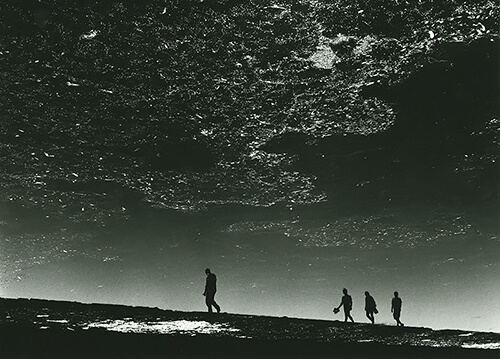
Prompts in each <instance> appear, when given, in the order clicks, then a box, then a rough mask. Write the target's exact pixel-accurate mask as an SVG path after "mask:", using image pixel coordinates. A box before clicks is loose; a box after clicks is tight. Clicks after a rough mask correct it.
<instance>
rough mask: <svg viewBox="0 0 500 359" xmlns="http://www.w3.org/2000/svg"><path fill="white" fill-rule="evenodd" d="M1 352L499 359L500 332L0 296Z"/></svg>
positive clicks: (94, 355)
mask: <svg viewBox="0 0 500 359" xmlns="http://www.w3.org/2000/svg"><path fill="white" fill-rule="evenodd" d="M0 314H1V316H0V357H1V358H170V357H172V358H195V357H203V358H235V357H238V358H297V357H299V358H301V357H302V358H327V357H328V358H332V357H343V358H368V357H370V358H373V357H376V358H396V357H397V358H498V357H499V353H500V351H499V350H494V349H472V348H467V347H468V346H474V345H479V346H483V347H488V346H489V347H496V348H498V343H500V334H496V333H471V332H461V331H433V330H431V329H427V328H396V327H388V326H382V325H381V326H378V325H376V326H369V325H365V324H354V325H345V324H344V323H340V322H336V321H320V320H306V319H294V318H273V317H259V316H243V315H233V314H220V315H208V314H206V313H182V312H173V311H165V310H160V309H157V308H138V307H126V306H115V305H102V304H80V303H69V302H53V301H41V300H14V299H8V300H7V299H0Z"/></svg>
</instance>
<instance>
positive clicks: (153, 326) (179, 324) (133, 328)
mask: <svg viewBox="0 0 500 359" xmlns="http://www.w3.org/2000/svg"><path fill="white" fill-rule="evenodd" d="M90 328H104V329H106V330H110V331H114V332H121V333H141V334H145V333H147V334H191V335H194V334H223V333H234V332H239V331H240V330H239V329H235V328H231V327H229V326H228V325H226V324H219V323H209V322H206V321H202V320H200V321H191V320H174V321H165V322H138V321H134V320H122V319H119V320H104V321H100V322H95V323H89V324H87V325H86V326H84V327H83V329H85V330H87V329H90Z"/></svg>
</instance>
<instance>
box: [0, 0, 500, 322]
mask: <svg viewBox="0 0 500 359" xmlns="http://www.w3.org/2000/svg"><path fill="white" fill-rule="evenodd" d="M349 3H350V4H351V3H352V4H351V5H349V6H347V5H346V4H344V2H343V1H338V3H337V2H336V3H333V4H329V3H328V2H326V3H323V2H321V1H319V2H312V1H306V0H304V1H295V2H293V5H290V4H288V3H286V2H283V3H280V2H272V1H253V2H249V3H248V4H238V2H236V1H235V2H231V1H229V2H227V3H225V4H224V6H221V5H220V4H222V2H221V1H208V2H204V3H201V2H196V1H192V2H189V5H183V6H181V5H178V6H177V5H171V4H170V3H168V2H167V3H165V2H164V1H152V2H150V3H148V4H147V5H141V6H138V5H134V3H133V2H127V1H122V2H118V1H117V2H102V3H100V2H97V3H96V4H93V5H85V6H84V5H81V4H78V3H76V2H75V4H73V5H71V4H69V3H64V4H62V3H60V2H58V1H47V2H33V3H26V4H24V3H23V5H19V4H10V3H9V4H4V5H2V6H1V7H2V9H1V10H2V13H3V14H4V17H5V19H4V20H5V21H2V25H1V28H0V30H1V31H0V32H1V33H2V34H3V35H1V36H0V67H1V70H2V71H1V77H0V85H1V88H2V90H1V92H0V96H1V99H2V100H1V107H2V113H1V114H0V116H1V117H0V121H1V123H2V126H1V128H0V140H1V141H0V153H1V157H0V171H1V172H0V295H1V296H5V297H33V298H48V299H64V300H72V301H83V302H104V303H123V304H130V305H143V306H158V307H160V308H165V309H174V310H186V311H204V310H205V305H204V298H203V297H202V295H201V294H202V292H203V287H204V281H205V275H204V270H205V268H206V267H210V268H211V269H212V271H213V272H215V273H216V275H217V277H218V288H219V291H218V294H217V297H216V299H217V301H218V302H219V304H220V305H221V307H222V310H223V311H227V312H231V313H245V314H265V315H277V316H294V317H307V318H321V319H342V318H341V317H340V315H337V316H335V315H334V314H333V313H332V308H333V307H334V306H337V305H338V303H339V301H340V297H341V291H342V288H344V287H346V288H348V289H349V291H350V293H351V295H352V296H353V300H354V310H353V317H354V319H355V320H357V321H365V322H367V321H368V320H365V319H366V318H364V312H363V308H364V300H363V299H364V295H363V293H364V291H365V290H368V291H369V292H370V293H371V294H372V295H373V296H374V298H375V300H376V301H377V304H378V307H379V311H380V313H379V314H378V316H377V318H376V320H377V321H378V322H381V323H393V320H392V318H391V314H390V300H391V297H392V293H393V292H394V291H395V290H397V291H398V292H399V293H400V296H401V297H402V299H403V314H402V321H403V322H404V323H406V324H407V325H414V326H430V327H433V328H461V329H470V330H483V331H497V332H498V331H500V327H499V324H498V323H500V321H499V320H498V319H500V305H499V304H498V297H499V296H500V285H499V284H500V281H499V278H500V262H499V255H500V242H499V238H500V237H499V236H500V228H499V225H498V218H499V214H500V211H499V204H500V202H499V166H498V161H499V119H498V95H499V94H498V78H499V77H498V69H499V66H498V52H497V48H498V35H497V34H496V33H495V31H493V30H491V29H497V28H498V23H497V21H498V16H497V15H498V8H497V6H496V5H494V4H492V3H490V2H488V1H484V2H480V3H479V4H475V5H464V6H456V5H454V3H453V2H449V3H446V2H445V5H443V6H441V7H439V8H436V7H435V6H431V5H430V3H431V2H427V1H423V2H420V5H415V6H414V7H410V8H401V7H400V6H399V5H398V6H396V5H394V4H393V2H391V3H390V4H389V3H388V4H387V5H384V6H385V7H382V8H380V9H378V8H373V7H369V6H367V5H364V4H363V3H362V2H349ZM403 10H404V11H403ZM386 17H388V18H386ZM422 24H423V25H422Z"/></svg>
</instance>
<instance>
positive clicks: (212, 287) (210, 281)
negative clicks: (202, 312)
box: [203, 268, 220, 313]
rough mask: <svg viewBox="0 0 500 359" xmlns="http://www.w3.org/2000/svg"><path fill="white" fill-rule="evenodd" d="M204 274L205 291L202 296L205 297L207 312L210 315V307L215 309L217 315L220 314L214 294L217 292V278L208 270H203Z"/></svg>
mask: <svg viewBox="0 0 500 359" xmlns="http://www.w3.org/2000/svg"><path fill="white" fill-rule="evenodd" d="M205 274H206V275H207V282H206V284H205V291H204V292H203V295H204V296H205V303H206V304H207V307H208V312H209V313H212V306H214V307H215V309H216V310H217V313H220V307H219V305H218V304H217V303H216V302H215V293H216V292H217V277H216V276H215V274H213V273H212V272H210V269H209V268H207V269H205Z"/></svg>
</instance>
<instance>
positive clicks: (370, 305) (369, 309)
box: [365, 291, 378, 324]
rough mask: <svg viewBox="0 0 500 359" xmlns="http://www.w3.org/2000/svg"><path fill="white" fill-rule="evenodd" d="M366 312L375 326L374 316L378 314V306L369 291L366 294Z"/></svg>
mask: <svg viewBox="0 0 500 359" xmlns="http://www.w3.org/2000/svg"><path fill="white" fill-rule="evenodd" d="M365 312H366V317H367V318H368V319H370V321H371V322H372V324H375V316H374V314H377V313H378V310H377V304H376V303H375V299H373V297H372V296H371V295H370V293H369V292H368V291H366V292H365Z"/></svg>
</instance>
